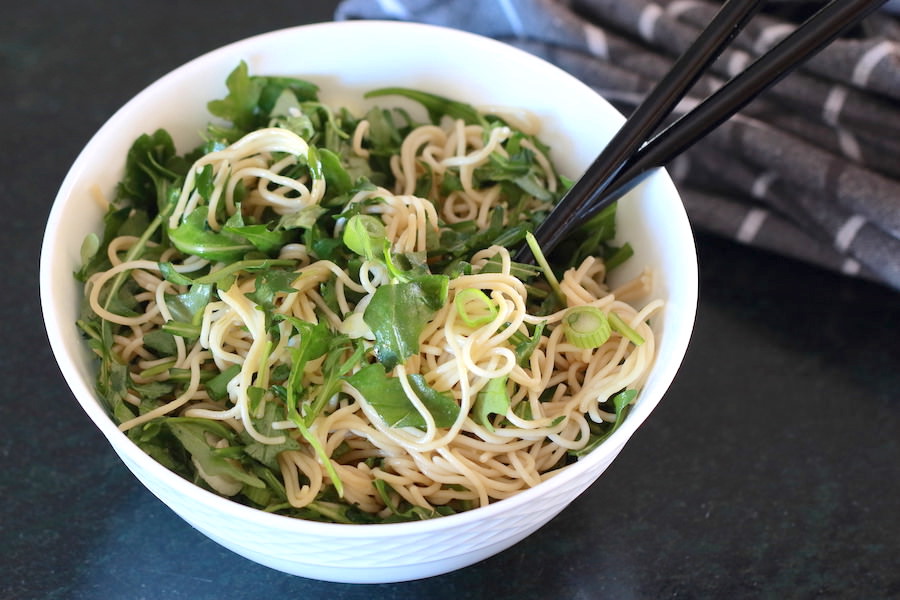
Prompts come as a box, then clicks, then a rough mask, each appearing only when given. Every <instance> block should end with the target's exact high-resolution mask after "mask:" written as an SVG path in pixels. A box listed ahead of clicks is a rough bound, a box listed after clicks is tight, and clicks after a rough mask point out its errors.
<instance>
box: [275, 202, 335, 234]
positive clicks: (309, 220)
mask: <svg viewBox="0 0 900 600" xmlns="http://www.w3.org/2000/svg"><path fill="white" fill-rule="evenodd" d="M326 212H328V209H326V208H324V207H322V206H319V205H318V204H310V205H309V206H304V207H303V208H301V209H300V210H298V211H297V212H295V213H290V214H287V215H282V217H281V218H280V219H279V221H278V227H280V228H281V229H309V228H310V227H312V226H313V225H315V224H316V221H317V220H318V219H319V217H321V216H322V215H323V214H325V213H326Z"/></svg>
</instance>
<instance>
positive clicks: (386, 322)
mask: <svg viewBox="0 0 900 600" xmlns="http://www.w3.org/2000/svg"><path fill="white" fill-rule="evenodd" d="M449 285H450V279H449V278H448V277H447V276H446V275H427V276H424V277H420V278H418V279H415V280H412V281H407V282H401V283H393V284H388V285H382V286H380V287H379V288H378V289H377V290H375V293H374V294H373V295H372V300H371V301H370V302H369V305H368V306H367V307H366V310H365V312H364V313H363V321H365V323H366V325H368V326H369V328H370V329H371V330H372V333H373V334H375V356H376V357H377V358H378V360H379V361H380V362H381V363H382V364H383V365H384V366H385V368H386V369H388V370H390V369H393V368H394V367H395V366H397V365H398V364H399V363H401V362H402V361H405V360H406V359H407V358H409V357H410V356H412V355H413V354H415V353H417V352H418V351H419V335H420V334H421V333H422V330H423V329H424V328H425V325H426V324H427V323H428V321H430V320H431V318H432V317H434V314H435V313H436V312H437V311H438V310H440V309H441V308H442V307H443V306H444V304H445V303H446V302H447V290H448V288H449Z"/></svg>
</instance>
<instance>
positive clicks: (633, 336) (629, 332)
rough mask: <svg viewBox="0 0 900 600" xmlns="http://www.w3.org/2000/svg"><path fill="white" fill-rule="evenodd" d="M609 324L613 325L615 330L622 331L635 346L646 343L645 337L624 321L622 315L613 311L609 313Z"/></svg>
mask: <svg viewBox="0 0 900 600" xmlns="http://www.w3.org/2000/svg"><path fill="white" fill-rule="evenodd" d="M609 325H610V327H612V329H613V331H618V332H619V333H621V334H622V335H623V336H624V337H626V338H628V339H629V340H631V343H633V344H634V345H635V346H640V345H641V344H643V343H644V338H642V337H641V336H640V334H639V333H638V332H637V331H635V330H634V329H632V328H631V327H630V326H629V325H628V323H626V322H625V321H623V320H622V317H620V316H619V315H617V314H616V313H614V312H612V311H610V313H609Z"/></svg>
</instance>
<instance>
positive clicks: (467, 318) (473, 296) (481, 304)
mask: <svg viewBox="0 0 900 600" xmlns="http://www.w3.org/2000/svg"><path fill="white" fill-rule="evenodd" d="M453 303H454V304H455V305H456V314H458V315H459V318H460V319H462V322H463V323H465V324H466V325H468V326H469V327H480V326H481V325H484V324H485V323H490V322H491V321H493V320H494V317H496V316H497V312H498V309H497V305H496V304H494V301H493V300H491V299H490V298H489V297H488V295H487V294H485V293H484V292H482V291H481V290H479V289H475V288H467V289H464V290H462V291H460V292H457V294H456V297H455V298H454V299H453ZM472 304H475V307H474V309H473V310H470V309H471V308H472V307H471V305H472Z"/></svg>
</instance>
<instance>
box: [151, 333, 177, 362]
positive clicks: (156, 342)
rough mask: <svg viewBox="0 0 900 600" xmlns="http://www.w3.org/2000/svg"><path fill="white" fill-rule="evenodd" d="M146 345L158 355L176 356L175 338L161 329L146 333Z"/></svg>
mask: <svg viewBox="0 0 900 600" xmlns="http://www.w3.org/2000/svg"><path fill="white" fill-rule="evenodd" d="M144 346H146V347H148V348H150V349H151V350H153V351H154V352H156V354H157V356H174V355H175V353H176V348H175V338H173V337H172V334H171V333H166V332H165V331H163V330H161V329H154V330H153V331H149V332H147V333H145V334H144Z"/></svg>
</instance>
